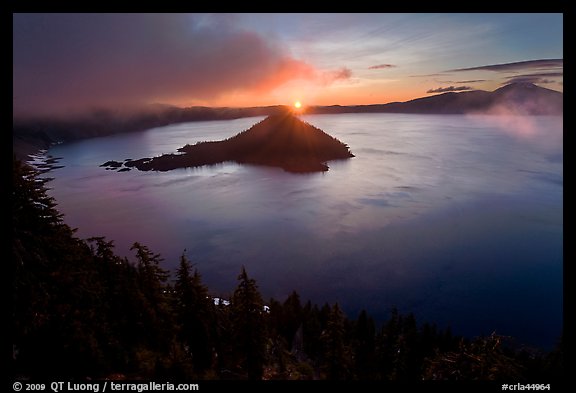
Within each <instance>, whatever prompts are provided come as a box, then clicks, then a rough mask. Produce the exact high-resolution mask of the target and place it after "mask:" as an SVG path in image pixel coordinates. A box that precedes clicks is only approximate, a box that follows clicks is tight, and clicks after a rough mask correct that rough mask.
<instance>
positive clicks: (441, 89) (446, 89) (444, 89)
mask: <svg viewBox="0 0 576 393" xmlns="http://www.w3.org/2000/svg"><path fill="white" fill-rule="evenodd" d="M466 90H472V88H471V87H470V86H458V87H455V86H450V87H438V88H437V89H430V90H428V91H427V92H426V93H428V94H431V93H447V92H451V91H466Z"/></svg>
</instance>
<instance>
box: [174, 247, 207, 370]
mask: <svg viewBox="0 0 576 393" xmlns="http://www.w3.org/2000/svg"><path fill="white" fill-rule="evenodd" d="M176 278H177V279H176V284H175V286H174V297H175V312H176V320H177V322H178V324H179V326H180V333H179V339H180V341H181V343H183V344H184V345H185V346H186V347H188V351H189V353H190V354H191V355H192V360H193V364H194V368H195V369H196V371H198V372H200V373H202V372H204V371H206V370H207V369H208V368H210V367H211V365H212V346H213V337H212V334H211V331H212V330H213V327H214V318H215V313H214V303H213V301H212V300H211V298H210V297H209V296H208V289H207V288H206V287H205V286H204V285H203V284H202V279H201V276H200V273H198V270H196V269H195V270H194V273H193V274H192V265H191V263H190V261H189V260H188V258H187V257H186V255H184V254H182V256H181V257H180V266H179V268H178V270H177V272H176Z"/></svg>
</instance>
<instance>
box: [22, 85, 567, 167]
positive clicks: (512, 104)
mask: <svg viewBox="0 0 576 393" xmlns="http://www.w3.org/2000/svg"><path fill="white" fill-rule="evenodd" d="M563 105H564V94H563V93H560V92H557V91H555V90H550V89H546V88H543V87H539V86H536V85H534V84H532V83H510V84H508V85H506V86H503V87H501V88H499V89H497V90H495V91H492V92H488V91H483V90H473V91H465V92H459V93H455V92H449V93H443V94H438V95H433V96H430V97H422V98H416V99H413V100H410V101H406V102H391V103H388V104H374V105H353V106H340V105H332V106H309V107H307V108H306V113H310V114H313V113H325V114H331V113H415V114H490V115H510V114H512V115H562V113H563ZM279 108H281V107H280V106H268V107H250V108H208V107H190V108H177V107H172V106H163V105H154V106H150V107H149V108H147V109H143V110H140V111H138V112H135V113H131V114H126V113H122V112H120V111H118V112H115V111H111V110H99V111H95V112H93V113H90V114H88V115H85V116H83V117H76V118H68V119H62V118H59V119H56V118H43V119H13V125H12V141H13V142H12V146H13V150H14V153H15V154H16V156H17V157H18V158H21V159H26V156H27V155H29V154H32V153H35V152H37V151H38V150H40V149H47V148H48V147H49V146H51V145H52V144H54V143H56V142H68V141H72V140H78V139H85V138H91V137H97V136H105V135H112V134H118V133H122V132H128V131H139V130H146V129H149V128H154V127H162V126H166V125H169V124H177V123H184V122H191V121H198V120H225V119H238V118H242V117H251V116H268V115H272V114H275V113H277V112H278V110H279Z"/></svg>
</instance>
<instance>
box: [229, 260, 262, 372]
mask: <svg viewBox="0 0 576 393" xmlns="http://www.w3.org/2000/svg"><path fill="white" fill-rule="evenodd" d="M238 280H239V281H240V282H239V284H238V286H237V288H236V290H235V291H234V296H233V297H232V304H231V311H232V324H233V328H234V333H235V334H234V336H235V341H236V348H237V352H236V355H237V356H238V358H239V360H240V364H241V365H242V368H243V369H244V370H245V371H246V373H247V375H248V378H249V379H262V375H263V371H264V370H263V367H264V359H265V343H266V335H265V330H264V315H263V308H264V302H263V301H262V296H261V295H260V292H259V291H258V287H257V286H256V281H255V280H254V279H251V278H249V277H248V274H247V273H246V269H245V268H244V267H242V271H241V273H240V275H239V276H238Z"/></svg>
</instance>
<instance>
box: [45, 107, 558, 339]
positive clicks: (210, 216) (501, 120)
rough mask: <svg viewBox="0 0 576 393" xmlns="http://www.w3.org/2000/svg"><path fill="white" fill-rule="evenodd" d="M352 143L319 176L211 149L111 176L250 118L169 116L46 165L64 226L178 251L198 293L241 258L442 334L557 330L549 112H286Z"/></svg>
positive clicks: (67, 149)
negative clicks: (218, 159)
mask: <svg viewBox="0 0 576 393" xmlns="http://www.w3.org/2000/svg"><path fill="white" fill-rule="evenodd" d="M301 117H302V119H304V120H305V121H307V122H309V123H311V124H313V125H314V126H316V127H319V128H321V129H323V130H324V131H325V132H327V133H329V134H330V135H332V136H334V137H336V138H338V139H340V140H341V141H342V142H344V143H346V144H348V145H349V146H350V150H351V151H352V153H354V154H355V155H356V157H354V158H352V159H350V160H346V161H340V162H330V163H329V166H330V170H329V171H328V172H325V173H314V174H290V173H287V172H283V171H282V170H281V169H276V168H267V167H258V166H243V165H238V164H234V163H225V164H221V165H217V166H212V167H202V168H194V169H179V170H174V171H170V172H163V173H162V172H139V171H135V170H133V171H130V172H122V173H117V172H114V171H107V170H104V169H103V168H101V167H99V165H100V164H102V163H104V162H105V161H108V160H120V161H121V160H123V159H126V158H133V159H137V158H142V157H151V156H155V155H160V154H163V153H170V152H175V151H176V149H177V148H179V147H182V146H184V145H185V144H187V143H190V144H192V143H195V142H198V141H204V140H220V139H224V138H227V137H230V136H232V135H235V134H236V133H238V132H240V131H243V130H245V129H247V128H249V127H250V126H251V125H252V124H254V123H256V122H257V121H259V120H261V119H262V117H258V118H245V119H237V120H227V121H206V122H193V123H184V124H177V125H171V126H166V127H161V128H155V129H150V130H147V131H143V132H134V133H126V134H121V135H115V136H110V137H103V138H96V139H88V140H82V141H78V142H75V143H68V144H61V145H57V146H54V147H53V148H51V149H50V151H49V153H50V154H51V155H53V156H56V157H62V159H61V161H60V162H59V165H63V166H64V168H60V169H55V170H53V171H51V172H49V173H48V174H47V175H46V176H50V177H54V180H53V181H51V182H50V183H48V186H49V187H50V188H51V190H50V195H52V196H54V197H55V198H56V200H57V202H58V207H59V209H60V211H61V212H63V213H64V214H65V221H66V222H67V223H68V224H69V225H70V226H72V227H77V228H78V232H77V234H78V236H79V237H82V238H87V237H90V236H106V237H107V238H108V239H113V240H114V241H115V244H116V246H117V247H116V250H117V253H118V254H120V255H129V256H130V257H131V258H132V253H131V252H130V251H129V247H130V245H131V244H132V243H133V242H135V241H138V242H140V243H143V244H145V245H147V246H149V247H150V248H151V249H152V250H153V251H155V252H157V253H160V254H162V256H163V257H164V258H165V262H164V264H165V265H164V267H165V268H167V269H174V268H175V267H176V266H177V264H178V259H179V256H180V255H181V254H182V253H183V252H184V250H185V252H186V254H187V255H188V257H189V258H190V259H191V261H192V262H193V263H195V264H196V267H197V268H198V270H199V271H200V273H201V274H202V277H203V280H204V282H205V284H207V286H208V287H209V288H210V290H211V291H212V292H213V294H214V295H217V296H223V297H227V296H228V295H229V294H230V293H231V292H232V291H233V290H234V288H235V286H236V283H237V280H236V277H237V276H238V274H239V272H240V268H241V266H242V265H244V266H245V267H246V269H247V271H248V273H249V275H250V276H251V277H253V278H255V279H256V280H257V283H258V285H259V288H260V291H261V293H262V295H263V297H264V299H269V298H270V297H274V298H276V299H278V300H281V301H283V300H284V299H285V298H286V297H287V296H288V295H289V294H290V292H291V291H292V290H296V291H297V292H298V293H299V294H300V296H301V299H302V300H303V301H306V300H308V299H310V300H312V301H313V302H315V303H317V304H319V305H322V304H323V303H324V302H329V303H334V302H339V304H340V305H341V306H342V308H343V309H344V311H345V312H346V314H347V315H348V316H349V317H351V318H356V316H357V315H358V313H359V312H360V310H361V309H362V308H364V309H366V310H367V311H369V313H370V314H371V315H372V316H373V317H375V319H376V320H379V321H382V320H384V319H386V318H387V317H388V316H389V312H390V309H391V307H392V306H397V307H398V309H399V310H400V311H401V312H413V313H414V314H415V316H416V318H417V321H419V322H424V321H429V322H435V323H436V324H437V325H438V326H439V327H446V326H450V327H451V328H452V331H453V333H455V334H464V335H468V336H476V335H481V334H490V333H492V332H493V331H496V333H498V334H502V335H511V336H514V337H516V339H517V342H519V343H525V344H528V345H531V346H539V347H541V348H545V349H550V348H551V347H552V346H553V345H554V344H555V343H556V341H557V339H558V338H559V336H560V334H561V329H562V304H563V297H562V294H563V287H562V285H563V284H562V282H563V121H562V118H561V117H495V116H462V115H453V116H446V115H412V114H339V115H303V116H301Z"/></svg>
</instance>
